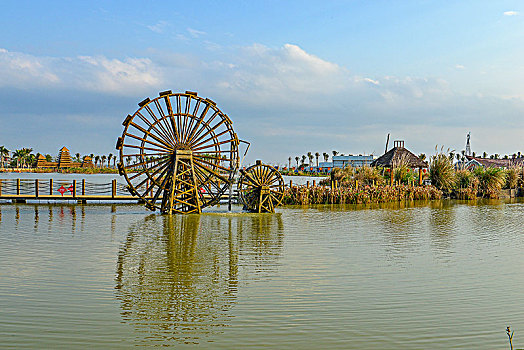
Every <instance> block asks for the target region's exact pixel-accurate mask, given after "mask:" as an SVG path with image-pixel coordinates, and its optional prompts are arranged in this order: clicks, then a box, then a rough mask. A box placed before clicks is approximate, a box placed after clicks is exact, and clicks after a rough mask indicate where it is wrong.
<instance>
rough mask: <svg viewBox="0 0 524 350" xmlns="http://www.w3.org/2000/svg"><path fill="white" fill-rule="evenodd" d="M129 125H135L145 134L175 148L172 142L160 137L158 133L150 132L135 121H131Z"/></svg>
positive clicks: (168, 146)
mask: <svg viewBox="0 0 524 350" xmlns="http://www.w3.org/2000/svg"><path fill="white" fill-rule="evenodd" d="M129 125H130V126H133V127H134V128H135V129H138V130H139V131H141V132H143V133H144V134H145V135H148V136H150V137H151V138H153V139H155V140H156V141H158V142H160V143H161V144H163V145H164V146H166V147H167V148H173V145H172V144H170V143H169V141H166V140H164V139H163V138H161V137H159V136H157V135H154V134H152V133H151V132H149V131H148V130H146V129H144V128H143V127H141V126H140V125H138V124H136V123H134V122H130V123H129Z"/></svg>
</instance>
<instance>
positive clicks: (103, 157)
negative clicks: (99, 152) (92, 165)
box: [101, 154, 107, 168]
mask: <svg viewBox="0 0 524 350" xmlns="http://www.w3.org/2000/svg"><path fill="white" fill-rule="evenodd" d="M101 158H102V168H103V167H104V163H105V162H106V159H107V156H106V155H105V154H104V155H103V156H102V157H101Z"/></svg>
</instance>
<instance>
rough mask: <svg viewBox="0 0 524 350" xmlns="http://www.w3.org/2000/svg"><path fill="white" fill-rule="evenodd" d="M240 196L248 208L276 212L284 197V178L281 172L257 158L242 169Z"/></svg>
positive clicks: (239, 186)
mask: <svg viewBox="0 0 524 350" xmlns="http://www.w3.org/2000/svg"><path fill="white" fill-rule="evenodd" d="M240 173H241V176H240V179H239V180H238V185H237V188H238V196H239V199H240V201H241V202H242V204H244V208H245V209H246V210H249V211H252V212H258V213H274V212H275V207H276V206H278V205H279V204H280V202H282V198H283V197H284V187H285V186H284V179H283V178H282V175H280V172H278V170H276V169H275V168H273V167H272V166H270V165H266V164H262V162H261V161H260V160H257V162H256V164H255V165H252V166H250V167H249V168H247V169H246V170H241V171H240Z"/></svg>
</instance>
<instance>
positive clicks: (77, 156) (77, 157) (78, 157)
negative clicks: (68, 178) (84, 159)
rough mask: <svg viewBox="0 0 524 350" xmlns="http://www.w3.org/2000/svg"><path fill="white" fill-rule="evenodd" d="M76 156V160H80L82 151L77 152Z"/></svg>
mask: <svg viewBox="0 0 524 350" xmlns="http://www.w3.org/2000/svg"><path fill="white" fill-rule="evenodd" d="M75 156H76V161H77V162H80V153H77V154H75Z"/></svg>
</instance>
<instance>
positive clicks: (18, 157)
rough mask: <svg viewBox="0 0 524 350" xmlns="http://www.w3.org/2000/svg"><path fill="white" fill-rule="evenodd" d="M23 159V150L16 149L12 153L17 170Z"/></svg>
mask: <svg viewBox="0 0 524 350" xmlns="http://www.w3.org/2000/svg"><path fill="white" fill-rule="evenodd" d="M23 158H24V150H23V149H22V148H21V149H17V150H15V151H14V152H13V159H14V160H16V167H17V168H19V167H20V165H21V164H22V161H23Z"/></svg>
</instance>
